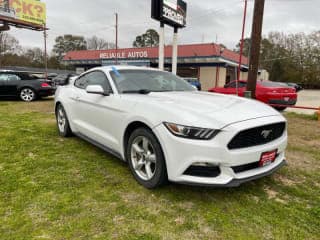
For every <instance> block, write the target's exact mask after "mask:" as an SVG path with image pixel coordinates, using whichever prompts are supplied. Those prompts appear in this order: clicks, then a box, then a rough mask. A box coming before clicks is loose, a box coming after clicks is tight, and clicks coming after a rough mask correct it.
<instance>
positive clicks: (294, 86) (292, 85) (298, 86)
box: [286, 83, 303, 92]
mask: <svg viewBox="0 0 320 240" xmlns="http://www.w3.org/2000/svg"><path fill="white" fill-rule="evenodd" d="M286 84H287V85H288V86H289V87H293V88H295V89H296V92H300V91H302V90H303V87H302V86H301V85H299V84H297V83H286Z"/></svg>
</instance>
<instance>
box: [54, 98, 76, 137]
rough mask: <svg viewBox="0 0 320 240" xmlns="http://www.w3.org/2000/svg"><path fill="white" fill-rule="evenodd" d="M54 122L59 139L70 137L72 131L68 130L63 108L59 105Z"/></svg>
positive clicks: (68, 126) (68, 125)
mask: <svg viewBox="0 0 320 240" xmlns="http://www.w3.org/2000/svg"><path fill="white" fill-rule="evenodd" d="M56 120H57V126H58V130H59V135H60V136H61V137H71V136H72V131H71V128H70V124H69V120H68V117H67V114H66V111H65V110H64V108H63V106H62V105H61V104H59V105H58V106H57V108H56Z"/></svg>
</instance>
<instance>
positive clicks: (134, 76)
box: [110, 69, 195, 93]
mask: <svg viewBox="0 0 320 240" xmlns="http://www.w3.org/2000/svg"><path fill="white" fill-rule="evenodd" d="M110 74H111V77H112V78H113V81H114V82H115V84H116V86H117V88H118V92H119V93H130V92H141V91H144V92H172V91H195V89H194V88H193V87H192V86H191V85H190V84H188V83H187V82H186V81H184V80H183V79H181V78H179V77H177V76H175V75H173V74H171V73H169V72H161V71H152V70H115V69H114V70H113V71H111V72H110Z"/></svg>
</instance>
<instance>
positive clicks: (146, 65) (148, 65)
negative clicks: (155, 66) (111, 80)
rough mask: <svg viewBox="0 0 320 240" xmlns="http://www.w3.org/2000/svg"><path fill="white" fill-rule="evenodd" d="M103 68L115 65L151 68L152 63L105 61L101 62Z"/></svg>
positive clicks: (144, 61)
mask: <svg viewBox="0 0 320 240" xmlns="http://www.w3.org/2000/svg"><path fill="white" fill-rule="evenodd" d="M101 65H102V66H113V65H126V66H137V67H150V61H147V60H120V61H118V62H116V61H115V60H104V59H102V61H101Z"/></svg>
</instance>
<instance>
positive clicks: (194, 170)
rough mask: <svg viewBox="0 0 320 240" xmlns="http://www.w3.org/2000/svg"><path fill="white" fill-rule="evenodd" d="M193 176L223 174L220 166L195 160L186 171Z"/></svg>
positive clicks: (212, 176) (210, 176)
mask: <svg viewBox="0 0 320 240" xmlns="http://www.w3.org/2000/svg"><path fill="white" fill-rule="evenodd" d="M183 174H184V175H188V176H193V177H205V178H214V177H218V176H219V175H220V174H221V170H220V167H219V166H217V165H216V164H213V163H207V162H195V163H193V164H192V165H191V166H190V167H189V168H188V169H187V170H186V171H185V172H184V173H183Z"/></svg>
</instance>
